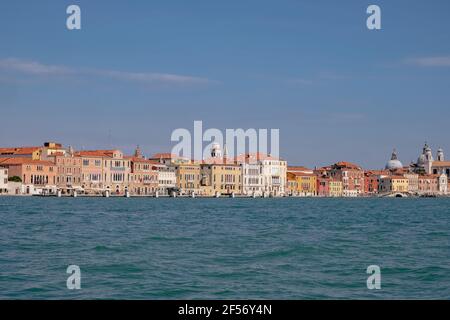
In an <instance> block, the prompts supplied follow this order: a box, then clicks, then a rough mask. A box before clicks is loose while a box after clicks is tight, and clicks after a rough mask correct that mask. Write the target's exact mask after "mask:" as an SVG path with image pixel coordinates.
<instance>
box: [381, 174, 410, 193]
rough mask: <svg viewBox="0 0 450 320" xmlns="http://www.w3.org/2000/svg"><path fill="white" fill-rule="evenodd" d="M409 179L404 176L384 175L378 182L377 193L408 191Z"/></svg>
mask: <svg viewBox="0 0 450 320" xmlns="http://www.w3.org/2000/svg"><path fill="white" fill-rule="evenodd" d="M408 191H409V180H408V178H407V177H404V176H386V177H382V178H381V179H380V183H379V184H378V192H379V193H389V192H408Z"/></svg>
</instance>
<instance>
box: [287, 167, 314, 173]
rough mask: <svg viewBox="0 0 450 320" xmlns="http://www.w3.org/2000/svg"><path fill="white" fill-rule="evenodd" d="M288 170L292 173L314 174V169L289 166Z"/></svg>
mask: <svg viewBox="0 0 450 320" xmlns="http://www.w3.org/2000/svg"><path fill="white" fill-rule="evenodd" d="M287 170H288V171H291V172H293V171H309V172H312V171H313V170H312V169H308V168H306V167H303V166H288V167H287Z"/></svg>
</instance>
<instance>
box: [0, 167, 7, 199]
mask: <svg viewBox="0 0 450 320" xmlns="http://www.w3.org/2000/svg"><path fill="white" fill-rule="evenodd" d="M5 193H8V169H6V168H2V167H0V194H5Z"/></svg>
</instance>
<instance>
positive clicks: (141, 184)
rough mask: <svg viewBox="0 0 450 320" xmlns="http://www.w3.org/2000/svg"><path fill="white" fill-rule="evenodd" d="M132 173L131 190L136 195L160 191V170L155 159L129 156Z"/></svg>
mask: <svg viewBox="0 0 450 320" xmlns="http://www.w3.org/2000/svg"><path fill="white" fill-rule="evenodd" d="M127 159H129V160H130V161H131V174H130V181H129V185H130V187H129V191H130V192H131V193H132V194H136V195H152V194H155V192H156V191H158V170H156V167H155V165H157V164H159V163H155V161H152V160H147V159H144V158H143V157H136V156H134V157H129V158H127Z"/></svg>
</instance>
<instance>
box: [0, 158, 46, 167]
mask: <svg viewBox="0 0 450 320" xmlns="http://www.w3.org/2000/svg"><path fill="white" fill-rule="evenodd" d="M22 164H35V165H47V166H54V163H53V162H50V161H42V160H32V159H28V158H4V159H0V165H22Z"/></svg>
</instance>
